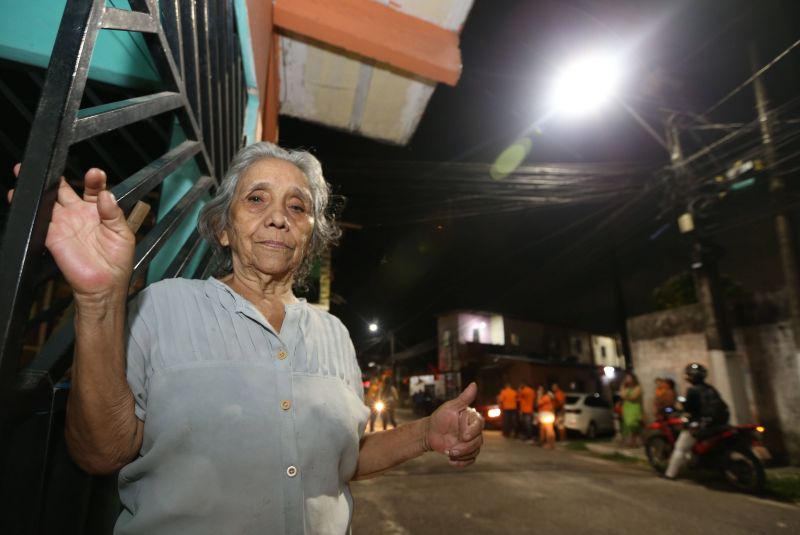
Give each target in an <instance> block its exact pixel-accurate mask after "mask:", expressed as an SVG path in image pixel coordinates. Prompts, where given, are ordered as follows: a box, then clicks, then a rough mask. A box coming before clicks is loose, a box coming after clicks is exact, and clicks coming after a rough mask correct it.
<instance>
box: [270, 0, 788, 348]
mask: <svg viewBox="0 0 800 535" xmlns="http://www.w3.org/2000/svg"><path fill="white" fill-rule="evenodd" d="M798 38H800V2H796V1H792V0H784V1H778V0H774V1H758V2H756V1H752V0H717V1H710V0H705V1H703V0H691V1H690V0H686V1H678V0H676V1H642V0H638V1H627V0H607V1H600V0H583V1H581V0H558V1H555V0H553V1H544V0H536V1H532V0H529V1H506V0H503V1H488V0H477V1H476V2H475V5H474V6H473V8H472V11H471V12H470V14H469V17H468V19H467V21H466V24H465V26H464V28H463V31H462V34H461V51H462V58H463V64H464V68H463V74H462V77H461V80H460V81H459V83H458V85H457V86H456V87H454V88H452V87H447V86H443V85H439V86H438V87H437V89H436V91H435V92H434V95H433V97H432V99H431V101H430V103H429V105H428V108H427V110H426V111H425V114H424V116H423V118H422V120H421V122H420V125H419V127H418V129H417V132H416V133H415V135H414V137H413V138H412V140H411V142H410V143H409V144H408V145H407V146H405V147H398V146H390V145H386V144H382V143H378V142H374V141H371V140H368V139H365V138H361V137H358V136H352V135H349V134H347V133H343V132H337V131H334V130H330V129H327V128H324V127H320V126H316V125H312V124H310V123H306V122H303V121H298V120H293V119H290V118H285V117H282V118H281V120H280V142H281V143H282V144H283V145H285V146H290V147H305V148H309V149H311V150H312V151H313V152H314V153H315V154H316V155H317V156H318V157H319V158H320V160H321V161H322V163H323V168H325V169H328V170H329V171H328V172H327V173H326V175H327V178H328V180H329V181H330V182H331V183H332V186H333V189H334V193H336V194H337V195H342V196H344V197H346V198H347V204H346V208H345V210H344V213H343V214H342V216H341V219H342V220H344V221H346V222H348V223H354V224H359V225H363V228H362V229H361V230H348V231H347V232H346V234H345V236H344V238H343V240H342V243H341V245H340V247H339V248H337V249H336V250H335V252H334V256H333V271H334V281H333V286H332V291H333V293H334V294H336V296H338V297H339V298H341V301H340V304H338V305H334V306H333V307H332V312H333V313H334V314H336V315H338V316H340V317H341V318H342V319H343V321H344V322H345V324H346V325H347V326H348V327H349V329H350V330H351V334H352V336H353V338H354V340H355V341H356V345H357V346H361V347H363V346H364V345H365V344H364V341H365V340H366V325H365V321H367V320H372V319H378V320H379V322H380V323H381V325H382V327H384V328H388V329H392V330H394V331H395V332H396V338H397V341H398V349H402V347H405V346H410V345H413V344H414V343H416V342H419V341H421V340H423V339H425V338H429V337H432V336H434V335H435V328H436V321H435V314H437V313H441V312H446V311H448V310H452V309H456V308H470V309H478V310H489V311H497V312H503V313H507V314H512V315H515V316H519V317H523V318H530V319H540V320H544V321H550V322H554V323H558V324H563V325H569V326H576V327H584V328H587V329H591V330H594V331H597V332H615V331H617V330H618V326H619V317H620V312H621V309H620V307H619V306H618V302H617V299H616V297H615V292H614V282H615V278H616V277H619V282H620V284H621V285H622V288H623V295H624V306H625V312H626V313H627V315H635V314H641V313H644V312H648V311H652V310H654V309H655V306H656V305H655V303H654V301H653V299H652V297H651V294H652V290H653V288H654V287H655V286H657V285H658V284H660V283H661V282H663V281H664V280H665V279H666V278H667V277H669V276H671V275H673V274H675V273H678V272H680V271H682V270H685V269H686V268H687V267H688V264H689V259H688V249H687V246H686V243H685V242H684V241H683V239H682V238H681V236H680V234H679V233H678V231H677V228H676V225H675V224H674V214H675V213H676V212H674V210H675V208H674V206H672V205H670V203H669V200H668V199H666V198H665V195H664V194H663V193H661V192H659V191H655V192H652V193H635V192H634V193H631V199H633V200H631V199H629V198H625V199H622V198H621V199H618V200H617V201H614V202H610V201H604V202H598V203H594V204H592V203H580V204H575V205H558V206H556V205H554V206H540V205H537V206H531V207H530V208H526V209H523V210H516V211H514V212H509V213H496V212H493V211H492V210H491V208H490V207H487V209H486V210H485V211H484V212H483V213H477V214H475V215H473V216H471V217H460V214H458V213H453V211H452V210H451V211H449V212H448V210H447V205H448V198H447V194H446V193H445V194H442V193H441V188H437V191H438V193H432V192H427V191H426V189H425V188H420V187H411V186H410V182H411V181H403V180H399V179H394V180H392V181H389V180H386V179H385V177H384V178H383V179H381V178H380V175H381V171H380V170H381V168H382V167H383V168H384V169H385V168H392V167H393V166H395V167H396V165H397V164H396V163H395V162H485V163H491V162H492V161H494V160H495V158H496V157H497V156H498V155H499V154H500V153H501V152H502V151H503V149H504V148H506V147H507V146H508V145H509V144H510V143H512V142H513V141H514V140H516V139H517V138H518V137H519V136H520V134H521V133H522V132H525V131H526V130H527V129H529V128H530V126H531V124H533V123H534V122H536V121H537V120H538V119H540V118H541V117H542V116H543V114H544V113H545V108H544V94H545V92H546V88H547V83H548V81H549V80H550V79H551V78H552V77H553V75H554V73H555V70H556V68H557V67H558V65H559V61H563V60H564V59H565V58H568V57H570V56H572V55H574V54H575V53H576V52H579V51H581V50H586V49H588V48H591V47H593V46H597V45H600V46H604V47H606V48H610V49H614V50H625V52H626V56H627V57H628V62H627V63H628V72H627V73H626V77H625V79H624V83H623V87H622V89H621V96H620V98H621V100H622V101H624V102H625V103H627V104H628V105H630V106H631V107H632V108H634V109H636V110H637V111H638V112H639V114H640V115H641V116H643V117H644V118H645V119H646V120H647V121H648V122H649V123H650V124H651V125H652V126H653V128H654V129H655V130H657V131H658V132H663V130H664V119H665V117H666V114H667V112H668V111H669V110H680V111H684V112H686V111H690V112H694V113H695V114H699V113H701V112H703V111H704V110H706V109H707V108H708V107H709V106H711V105H712V104H714V103H715V102H716V101H718V100H719V99H720V98H722V97H723V96H725V95H726V94H727V93H728V92H730V91H731V90H732V89H734V88H735V87H736V86H738V85H739V84H740V83H742V82H743V81H744V80H746V79H747V78H748V76H750V74H751V72H750V67H749V64H748V59H747V58H748V57H747V46H748V44H749V43H751V42H754V43H756V45H757V47H758V50H759V55H760V58H761V61H760V64H761V65H763V64H765V63H766V62H767V61H769V60H770V59H772V58H773V57H774V56H776V55H777V54H778V53H780V52H781V51H782V50H784V49H786V48H787V47H788V46H790V45H791V44H792V43H794V42H795V41H796V40H797V39H798ZM798 72H800V48H799V49H796V50H795V51H793V52H792V53H791V54H790V55H789V56H787V58H786V59H784V60H783V61H782V62H780V63H779V64H777V65H776V66H775V67H774V68H773V69H771V70H770V71H769V73H768V75H767V76H766V81H767V89H768V91H769V94H770V99H771V101H772V105H773V106H779V105H782V104H785V105H786V106H787V108H786V113H788V114H789V115H791V114H792V112H794V116H795V117H798V116H800V109H798V106H794V108H792V107H791V104H792V100H791V99H792V98H794V97H795V96H796V95H798V94H800V83H798V74H797V73H798ZM708 118H709V119H710V120H711V121H712V122H713V121H717V122H735V121H751V120H753V119H754V118H755V111H754V101H753V97H752V89H751V88H750V87H748V88H745V89H744V90H743V91H741V92H740V93H739V94H737V95H735V96H734V97H733V98H731V99H730V100H728V101H727V102H726V103H725V104H724V105H722V106H720V107H719V108H717V109H715V110H713V112H712V113H711V114H710V115H709V116H708ZM715 135H716V136H718V135H719V134H709V133H706V132H700V133H698V132H695V131H693V132H692V133H691V135H687V136H686V140H685V143H686V146H685V150H686V152H687V153H691V152H693V151H694V150H696V149H698V148H700V147H701V146H702V145H703V144H704V143H708V142H709V141H711V140H713V139H715V138H714V136H715ZM754 139H757V138H754ZM532 140H533V146H532V150H531V152H530V153H529V155H528V157H527V159H526V160H525V164H526V165H531V164H542V163H550V162H565V163H584V164H592V163H596V162H619V163H623V164H624V165H631V166H634V165H635V166H642V167H643V168H645V169H650V170H651V171H649V172H643V173H642V175H641V182H642V187H641V189H642V190H645V189H646V184H649V183H650V182H651V181H652V180H653V176H654V175H655V174H656V173H657V171H658V170H659V169H661V168H663V167H664V166H666V165H667V164H668V162H669V159H668V155H667V153H666V152H665V151H664V149H663V148H662V147H661V146H659V145H658V144H657V143H656V142H655V141H654V140H653V139H652V138H650V137H649V136H648V134H647V133H646V132H645V131H644V130H643V129H642V128H641V127H640V126H639V125H638V124H637V123H636V122H635V121H634V120H633V119H632V118H631V117H630V116H629V115H628V114H626V113H625V111H624V109H623V108H622V107H621V106H620V105H611V106H609V107H608V108H607V109H605V110H603V111H602V113H598V114H597V115H596V116H594V117H590V118H587V119H585V120H582V121H572V122H561V121H556V120H550V121H547V122H545V123H543V124H542V125H541V132H540V133H538V134H535V135H533V137H532ZM784 150H791V147H787V148H784ZM735 156H736V154H735V153H734V152H731V151H728V152H726V153H724V154H720V155H718V158H717V160H716V161H712V162H711V163H709V164H708V166H707V167H703V168H702V169H700V171H701V172H709V173H711V172H718V171H719V170H720V169H722V170H724V167H725V166H726V165H728V164H729V163H730V160H732V159H735ZM366 161H369V168H370V169H371V170H372V171H369V172H365V171H359V170H358V168H359V166H361V165H366V164H365V163H364V162H366ZM714 165H716V166H717V167H718V168H719V169H716V170H715V169H712V167H713V166H714ZM421 167H422V168H423V169H426V171H421V172H425V173H427V174H426V176H425V177H424V178H425V180H429V181H431V183H435V181H436V180H437V173H436V167H435V166H430V165H429V166H428V167H425V166H421ZM337 169H338V170H339V171H337ZM431 169H432V170H431ZM370 173H375V176H371V174H370ZM376 177H377V178H376ZM381 180H384V181H383V182H381ZM374 181H378V183H379V184H380V186H379V187H380V188H384V193H386V194H388V195H390V196H391V199H392V205H391V206H390V207H387V205H386V204H385V203H386V201H385V199H384V197H385V195H384V196H381V198H380V199H379V198H378V197H377V196H376V193H375V187H374V184H373V187H372V188H367V187H366V186H367V185H369V184H370V183H371V182H374ZM479 187H480V186H476V188H479ZM762 190H763V188H762ZM759 191H760V190H759V188H758V187H756V188H753V193H748V194H747V195H748V196H749V197H746V198H744V197H743V198H739V199H734V200H733V201H730V202H728V201H726V204H725V205H724V206H721V207H720V208H719V209H715V211H714V212H713V216H712V218H711V219H712V221H710V222H709V225H710V226H709V228H711V229H712V230H713V239H714V241H715V243H717V244H718V245H720V251H721V254H722V261H721V264H722V269H723V271H725V272H726V273H731V274H732V276H733V277H734V278H735V279H736V280H737V281H739V282H740V283H741V284H742V286H743V287H744V288H745V289H746V290H748V291H772V290H776V289H778V288H780V286H781V281H780V271H779V268H778V265H777V253H776V248H775V247H776V246H775V241H774V236H773V233H772V231H771V228H772V227H771V222H770V220H769V218H768V217H766V216H763V215H759V214H761V212H759V211H758V210H755V209H754V208H752V207H753V206H756V205H758V206H762V205H764V202H765V201H764V200H763V199H762V197H763V195H761V197H759V195H760V193H759ZM578 193H580V192H578ZM761 193H763V191H761ZM759 203H760V204H759ZM623 205H624V208H623V213H622V214H621V215H620V216H619V217H616V218H615V217H612V215H613V214H614V213H615V212H616V211H617V210H619V209H621V207H623ZM420 206H425V207H427V210H428V212H427V217H425V218H423V219H426V220H425V221H419V219H420V218H419V213H420V212H419V207H420ZM762 207H763V206H762ZM388 208H391V209H390V210H389V209H388ZM749 215H753V217H747V216H749ZM415 218H416V220H417V222H414V219H415Z"/></svg>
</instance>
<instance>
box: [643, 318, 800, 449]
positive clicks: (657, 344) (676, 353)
mask: <svg viewBox="0 0 800 535" xmlns="http://www.w3.org/2000/svg"><path fill="white" fill-rule="evenodd" d="M772 310H773V312H771V314H770V318H769V319H771V320H772V319H775V318H776V317H780V316H782V314H776V313H775V312H774V309H772ZM752 311H753V309H752V308H751V309H750V310H749V312H748V313H749V314H750V316H749V317H747V318H735V319H738V320H739V321H737V323H738V324H739V325H741V326H738V327H735V328H734V340H735V343H736V357H738V359H739V362H740V363H741V366H742V368H743V371H744V377H745V391H746V396H747V398H748V399H747V403H748V405H749V406H750V410H751V412H752V414H753V415H754V418H755V419H756V420H757V421H759V422H760V423H762V424H764V425H765V427H766V428H767V434H766V436H765V440H766V441H767V443H768V444H767V445H768V446H769V447H770V449H771V450H773V452H777V453H778V454H781V453H785V454H787V455H788V457H789V459H790V460H791V461H792V462H793V463H800V373H798V369H800V362H798V353H797V350H796V349H795V347H794V342H793V340H792V333H791V329H790V326H789V323H788V321H786V320H778V321H772V322H770V323H758V319H759V318H758V317H756V316H758V314H756V315H753V314H752ZM742 324H744V325H742ZM628 332H629V336H630V339H631V352H632V357H633V366H634V371H635V373H636V375H637V377H638V378H639V381H640V382H641V384H642V387H643V397H644V404H645V405H644V409H645V417H646V418H647V419H648V420H652V419H653V416H654V415H653V408H652V407H653V394H654V390H655V385H654V380H655V378H656V377H669V378H672V379H673V380H675V382H676V383H677V385H678V392H679V394H681V393H683V392H685V389H686V384H685V382H684V381H683V378H682V377H683V368H684V367H685V366H686V364H687V363H688V362H692V361H695V362H699V363H701V364H703V365H704V366H706V367H707V368H708V369H709V382H710V383H711V384H717V383H719V382H720V380H719V379H718V378H715V377H714V367H713V366H712V365H711V359H710V355H709V351H708V350H707V349H706V340H705V335H704V332H703V318H702V311H701V310H700V307H699V306H698V305H691V306H687V307H682V308H678V309H673V310H667V311H663V312H656V313H653V314H647V315H644V316H637V317H635V318H630V319H629V320H628ZM726 402H728V404H729V405H731V404H732V400H729V399H726Z"/></svg>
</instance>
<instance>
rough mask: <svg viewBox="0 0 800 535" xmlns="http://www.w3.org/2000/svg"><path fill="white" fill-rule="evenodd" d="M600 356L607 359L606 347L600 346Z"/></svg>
mask: <svg viewBox="0 0 800 535" xmlns="http://www.w3.org/2000/svg"><path fill="white" fill-rule="evenodd" d="M600 356H601V357H603V358H606V346H600Z"/></svg>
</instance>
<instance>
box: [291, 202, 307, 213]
mask: <svg viewBox="0 0 800 535" xmlns="http://www.w3.org/2000/svg"><path fill="white" fill-rule="evenodd" d="M289 209H290V210H291V211H292V212H296V213H298V214H304V213H305V212H306V207H305V206H303V205H302V204H292V205H290V206H289Z"/></svg>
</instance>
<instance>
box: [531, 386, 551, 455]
mask: <svg viewBox="0 0 800 535" xmlns="http://www.w3.org/2000/svg"><path fill="white" fill-rule="evenodd" d="M536 403H537V405H538V409H539V444H540V445H542V446H544V447H545V448H550V449H553V448H555V447H556V433H555V431H554V430H553V423H554V422H555V420H556V413H555V403H554V402H553V394H552V393H551V392H547V391H545V389H544V387H542V386H540V387H539V390H538V392H536Z"/></svg>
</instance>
